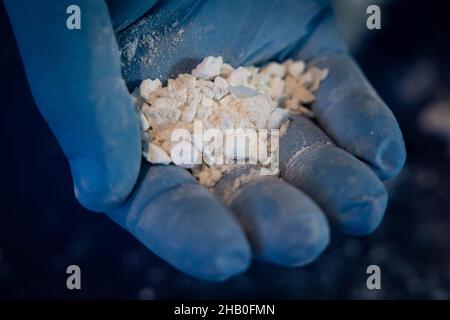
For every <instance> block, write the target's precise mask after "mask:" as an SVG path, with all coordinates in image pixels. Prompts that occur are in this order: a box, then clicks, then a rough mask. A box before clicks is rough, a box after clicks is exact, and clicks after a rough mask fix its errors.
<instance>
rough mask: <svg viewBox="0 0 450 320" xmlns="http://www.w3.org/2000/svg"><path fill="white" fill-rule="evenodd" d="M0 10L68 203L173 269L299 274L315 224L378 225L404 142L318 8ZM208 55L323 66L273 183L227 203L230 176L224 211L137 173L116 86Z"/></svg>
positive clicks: (180, 187)
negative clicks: (311, 116) (310, 113)
mask: <svg viewBox="0 0 450 320" xmlns="http://www.w3.org/2000/svg"><path fill="white" fill-rule="evenodd" d="M5 3H6V8H7V10H8V14H9V16H10V19H11V22H12V25H13V28H14V32H15V34H16V39H17V42H18V46H19V49H20V52H21V55H22V58H23V61H24V65H25V70H26V73H27V77H28V80H29V83H30V87H31V90H32V93H33V96H34V98H35V100H36V103H37V105H38V107H39V109H40V111H41V113H42V114H43V116H44V117H45V119H46V120H47V122H48V123H49V125H50V127H51V129H52V130H53V132H54V133H55V135H56V137H57V139H58V141H59V142H60V144H61V146H62V148H63V150H64V152H65V154H66V155H67V157H68V159H69V162H70V166H71V170H72V175H73V179H74V185H75V194H76V196H77V198H78V199H79V201H80V202H81V203H82V204H83V205H84V206H85V207H87V208H89V209H91V210H94V211H101V212H106V213H107V214H108V216H109V217H111V218H112V219H114V220H115V221H116V222H117V223H118V224H120V225H121V226H123V227H124V228H125V229H127V230H128V231H129V232H130V233H132V234H133V235H134V236H135V237H136V238H138V239H139V240H140V241H141V242H142V243H143V244H144V245H146V246H147V247H148V248H149V249H150V250H152V251H153V252H155V253H156V254H158V255H159V256H160V257H162V258H163V259H165V260H166V261H168V262H169V263H170V264H172V265H173V266H175V267H177V268H178V269H180V270H182V271H184V272H186V273H188V274H191V275H194V276H196V277H199V278H203V279H208V280H222V279H226V278H228V277H230V276H232V275H235V274H237V273H239V272H242V271H244V270H245V269H246V268H247V267H248V265H249V262H250V259H251V256H252V254H253V255H254V256H256V257H258V258H260V259H263V260H266V261H270V262H273V263H276V264H280V265H285V266H298V265H303V264H305V263H307V262H310V261H312V260H314V259H315V258H316V257H317V256H318V255H319V254H320V253H321V252H322V251H323V250H324V248H325V247H326V245H327V243H328V241H329V227H328V222H327V219H326V218H325V214H326V215H327V216H328V217H329V218H330V220H331V221H333V222H334V223H335V224H336V225H337V226H339V228H340V229H342V230H344V231H345V232H348V233H350V234H367V233H370V232H371V231H373V230H374V229H375V228H376V226H377V225H378V224H379V223H380V221H381V219H382V216H383V214H384V211H385V208H386V203H387V194H386V190H385V188H384V186H383V184H382V182H381V180H384V179H387V178H389V177H392V176H394V175H396V174H397V173H398V172H399V171H400V169H401V168H402V166H403V163H404V161H405V148H404V143H403V139H402V136H401V132H400V129H399V127H398V125H397V122H396V121H395V119H394V116H393V115H392V113H391V111H390V110H389V109H388V108H387V107H386V105H385V104H384V103H383V102H382V101H381V99H380V98H379V97H378V96H377V94H376V93H375V91H374V90H373V88H372V87H371V86H370V85H369V84H368V82H367V80H366V79H365V78H364V76H363V75H362V73H361V72H360V70H359V69H358V67H357V66H356V65H355V63H354V62H353V60H352V59H351V57H349V56H348V54H347V52H346V49H345V47H344V45H343V43H342V41H341V39H340V37H339V34H338V32H337V27H336V25H335V21H334V18H333V15H332V10H331V7H330V3H329V1H313V0H304V1H299V0H293V1H288V0H283V1H260V0H259V1H256V0H255V1H250V0H246V1H226V0H222V1H219V0H218V1H161V2H158V3H156V4H155V1H149V0H147V1H145V0H134V1H127V2H124V1H118V0H115V1H109V6H110V12H111V18H110V16H109V14H108V10H107V6H106V4H105V3H104V2H103V1H101V0H89V1H88V0H84V1H73V0H71V1H62V0H60V1H56V0H54V1H50V0H47V1H39V2H32V1H18V0H7V1H5ZM125 3H126V4H127V5H125ZM70 4H78V5H79V6H80V7H81V10H82V29H81V30H78V31H69V30H67V29H66V27H65V19H66V15H65V10H66V8H67V6H68V5H70ZM144 13H145V14H144ZM138 17H141V18H140V20H139V22H137V23H134V24H132V25H131V26H130V23H131V22H132V21H133V20H134V19H136V18H138ZM111 20H112V22H113V23H111ZM113 26H114V27H115V29H116V31H120V30H121V31H120V32H119V33H117V34H116V35H115V34H114V31H113ZM116 39H117V40H116ZM116 41H117V42H116ZM117 44H118V45H117ZM118 48H120V49H121V51H122V55H121V58H122V59H121V61H120V56H119V51H118ZM208 55H216V56H217V55H222V56H223V57H224V60H225V61H227V62H230V63H231V64H232V65H234V66H238V65H246V64H254V63H264V62H267V61H269V60H284V59H286V58H300V59H307V60H308V61H309V63H310V64H313V65H317V66H319V67H321V68H323V67H326V68H329V69H330V74H329V76H328V78H327V79H326V80H325V81H324V82H323V83H322V85H321V87H320V88H319V91H318V93H317V103H316V104H315V105H314V107H313V108H314V112H315V113H316V115H317V123H315V122H312V121H310V120H308V119H305V118H303V117H293V118H292V119H291V124H290V126H289V128H288V131H287V133H286V134H285V135H284V136H283V138H282V139H281V141H280V165H281V176H282V178H283V180H281V179H275V178H264V179H258V180H257V181H254V182H250V183H247V184H244V185H243V186H241V187H240V188H239V189H238V190H236V191H235V192H234V193H233V194H232V195H230V194H228V193H229V192H228V193H227V190H229V187H230V184H232V182H233V179H236V177H238V176H239V175H240V174H242V172H239V171H235V172H232V173H231V174H229V175H227V176H226V177H225V178H224V179H223V180H222V181H220V183H218V185H217V186H216V192H217V195H218V197H219V198H222V199H225V198H226V204H227V206H225V205H223V204H222V203H221V202H220V201H219V200H218V199H217V198H216V197H214V196H213V195H212V194H211V193H210V192H209V191H207V190H206V189H205V188H204V187H202V186H200V185H198V183H197V182H196V180H195V179H194V178H193V177H192V176H191V175H190V174H189V173H188V172H187V171H186V170H184V169H181V168H177V167H174V166H148V165H146V164H142V165H141V163H140V162H141V160H140V150H141V145H140V137H139V124H138V119H137V116H136V113H135V111H134V107H133V105H132V101H131V98H130V95H129V93H128V91H127V88H126V84H127V85H128V88H129V89H132V88H133V87H135V86H136V85H137V84H139V82H140V81H141V80H142V79H146V78H160V79H167V78H169V77H172V76H174V75H176V74H178V73H180V72H187V71H190V70H191V69H192V68H193V67H194V66H195V65H196V64H197V63H198V62H199V61H200V60H201V59H202V58H203V57H205V56H208ZM121 67H122V75H123V78H124V79H125V81H124V80H123V78H122V75H121ZM125 83H126V84H125ZM317 124H318V125H319V126H320V127H321V128H319V127H318V126H317ZM325 133H326V134H325ZM300 150H302V151H301V152H299V151H300ZM359 159H360V160H359ZM361 160H362V161H361ZM366 164H368V165H366ZM138 176H139V177H138ZM380 179H381V180H380Z"/></svg>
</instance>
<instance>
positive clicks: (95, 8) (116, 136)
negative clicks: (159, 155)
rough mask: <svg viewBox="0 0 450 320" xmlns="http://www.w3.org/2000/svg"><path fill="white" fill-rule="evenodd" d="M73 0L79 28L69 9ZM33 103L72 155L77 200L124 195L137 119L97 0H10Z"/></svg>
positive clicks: (90, 202)
mask: <svg viewBox="0 0 450 320" xmlns="http://www.w3.org/2000/svg"><path fill="white" fill-rule="evenodd" d="M73 4H75V5H77V6H78V7H79V8H80V14H81V16H80V17H81V20H80V22H81V24H80V27H81V29H73V30H69V28H68V27H67V26H66V19H67V18H68V17H69V16H70V14H67V13H66V10H67V8H68V7H69V5H73ZM5 5H6V9H7V12H8V15H9V17H10V20H11V24H12V27H13V29H14V33H15V35H16V40H17V44H18V47H19V50H20V53H21V56H22V60H23V63H24V66H25V71H26V75H27V78H28V82H29V85H30V88H31V91H32V94H33V97H34V99H35V102H36V104H37V105H38V108H39V110H40V112H41V114H42V115H43V116H44V118H45V119H46V121H47V122H48V124H49V126H50V128H51V129H52V131H53V132H54V134H55V135H56V138H57V139H58V141H59V143H60V145H61V147H62V149H63V151H64V153H65V154H66V156H67V157H68V159H69V162H70V167H71V171H72V176H73V180H74V189H75V194H76V196H77V198H78V200H79V201H80V202H81V204H82V205H84V206H85V207H87V208H88V209H91V210H94V211H106V210H108V209H111V208H113V207H115V206H117V205H119V204H120V203H122V202H123V200H124V199H125V198H126V197H127V196H128V194H129V193H130V192H131V189H132V188H133V185H134V184H135V182H136V179H137V176H138V172H139V167H140V149H141V145H140V137H139V122H138V118H137V115H136V112H135V109H134V106H133V103H132V100H131V97H130V95H129V93H128V91H127V89H126V86H125V83H124V81H123V80H122V77H121V73H120V60H119V51H118V48H117V44H116V41H115V36H114V32H113V29H112V26H111V22H110V18H109V14H108V9H107V7H106V5H105V3H104V1H102V0H80V1H73V0H71V1H70V2H69V1H61V0H43V1H39V2H37V1H26V0H7V1H5Z"/></svg>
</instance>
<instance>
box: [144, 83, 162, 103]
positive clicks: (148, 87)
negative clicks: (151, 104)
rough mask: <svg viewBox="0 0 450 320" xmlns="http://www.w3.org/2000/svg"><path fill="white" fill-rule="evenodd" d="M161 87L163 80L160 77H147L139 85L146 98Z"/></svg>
mask: <svg viewBox="0 0 450 320" xmlns="http://www.w3.org/2000/svg"><path fill="white" fill-rule="evenodd" d="M159 88H161V81H159V79H156V80H150V79H146V80H144V81H142V82H141V85H140V86H139V91H140V94H141V97H142V98H144V99H145V100H148V98H149V96H150V94H151V93H152V92H154V91H156V90H157V89H159Z"/></svg>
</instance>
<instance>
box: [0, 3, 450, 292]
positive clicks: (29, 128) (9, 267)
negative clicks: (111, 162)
mask: <svg viewBox="0 0 450 320" xmlns="http://www.w3.org/2000/svg"><path fill="white" fill-rule="evenodd" d="M369 4H378V5H380V7H381V14H382V29H381V30H368V29H367V28H366V19H367V14H366V8H367V6H368V5H369ZM335 5H336V12H337V16H338V20H339V22H340V23H341V25H342V29H343V32H344V35H345V38H346V40H347V42H348V44H349V45H350V47H351V49H352V51H353V53H354V55H355V57H356V59H357V61H358V62H359V63H360V65H361V68H362V69H363V70H364V72H365V73H366V75H367V77H368V78H369V80H371V82H372V84H373V85H374V86H375V88H376V89H377V90H378V92H379V93H380V95H381V97H383V99H384V100H385V101H386V102H387V104H388V105H389V106H390V107H391V109H392V110H393V112H394V114H395V115H396V117H397V119H398V121H399V123H400V126H401V128H402V131H403V134H404V137H405V140H406V145H407V150H408V159H407V164H406V167H405V168H404V169H403V171H402V172H401V174H400V175H399V176H398V177H396V178H395V179H393V180H391V181H389V182H388V183H387V185H388V189H389V193H390V202H389V208H388V210H387V213H386V216H385V219H384V221H383V223H382V225H381V226H380V228H379V229H378V230H377V231H376V232H375V233H373V234H372V235H370V236H366V237H349V236H346V235H342V234H340V233H339V232H337V231H334V232H333V234H332V241H331V245H330V246H329V247H328V248H327V250H326V251H325V253H324V254H323V255H322V256H321V257H319V259H317V260H316V261H315V262H314V263H312V264H310V265H308V266H306V267H304V268H299V269H285V268H281V267H275V266H272V265H269V264H265V263H262V262H255V263H253V265H252V267H251V269H250V270H249V272H248V273H246V274H244V275H242V276H239V277H237V278H234V279H232V280H230V281H228V282H225V283H219V284H216V283H207V282H202V281H199V280H196V279H193V278H190V277H188V276H184V275H183V274H181V273H179V272H178V271H176V270H174V269H173V268H172V267H170V266H169V265H167V264H166V263H165V262H163V261H162V260H160V259H159V258H158V257H156V256H155V255H153V254H152V253H150V252H149V251H148V250H146V249H145V248H144V247H143V246H142V245H141V244H140V243H139V242H138V241H137V240H135V239H134V238H132V237H131V236H129V235H128V233H127V232H125V231H124V230H122V229H121V228H120V227H119V226H117V225H116V224H115V223H113V222H112V221H110V220H109V219H107V218H106V217H105V216H103V215H101V214H95V213H90V212H88V211H87V210H85V209H83V208H82V207H81V206H80V205H79V204H78V203H77V202H76V200H75V198H74V196H73V190H72V182H71V177H70V171H69V167H68V164H67V161H66V160H65V158H64V155H63V154H62V152H61V149H60V147H59V146H58V144H57V142H56V140H55V138H54V137H53V136H52V134H51V132H50V130H49V129H48V127H47V125H46V123H45V122H44V120H43V119H42V117H41V116H40V114H39V113H38V111H37V108H36V107H35V105H34V102H33V100H32V97H31V95H30V92H29V88H28V85H27V83H26V80H25V76H24V72H23V68H22V65H21V61H20V57H19V54H18V51H17V48H16V45H15V40H14V38H13V35H12V32H11V28H10V26H9V21H8V19H7V16H6V14H5V10H4V8H3V4H2V3H1V4H0V39H1V42H2V44H1V47H0V70H1V71H2V77H1V79H0V84H1V85H0V146H1V153H0V155H1V158H0V200H1V201H0V214H1V217H2V219H1V221H0V298H16V299H17V298H35V299H45V298H62V299H76V298H89V299H94V298H100V299H107V298H120V299H168V298H210V299H212V298H280V299H282V298H359V299H380V298H387V299H392V298H407V299H408V298H425V299H450V232H449V230H450V77H449V74H450V41H449V39H450V34H449V30H450V28H449V27H448V25H449V23H448V14H449V13H450V2H448V1H443V0H442V1H426V2H424V1H407V0H396V1H389V0H384V1H375V0H373V1H366V0H364V1H363V0H337V1H335ZM70 264H77V265H79V266H80V267H81V270H82V290H74V291H69V290H67V288H66V276H67V275H66V273H65V271H66V267H67V266H68V265H70ZM372 264H377V265H379V266H380V268H381V274H382V277H381V285H382V289H381V290H372V291H371V290H368V289H367V288H366V279H367V274H366V268H367V266H368V265H372Z"/></svg>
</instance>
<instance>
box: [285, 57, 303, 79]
mask: <svg viewBox="0 0 450 320" xmlns="http://www.w3.org/2000/svg"><path fill="white" fill-rule="evenodd" d="M304 70H305V63H304V62H303V61H295V62H291V63H289V64H288V73H289V74H290V75H291V76H293V77H294V78H298V77H300V75H301V74H302V73H303V71H304Z"/></svg>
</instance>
